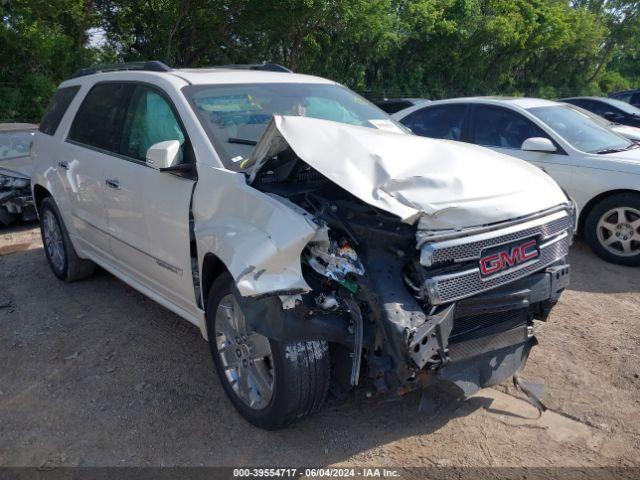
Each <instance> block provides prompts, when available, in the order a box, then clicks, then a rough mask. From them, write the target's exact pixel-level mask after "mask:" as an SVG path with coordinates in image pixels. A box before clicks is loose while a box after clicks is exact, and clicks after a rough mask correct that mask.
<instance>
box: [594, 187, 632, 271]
mask: <svg viewBox="0 0 640 480" xmlns="http://www.w3.org/2000/svg"><path fill="white" fill-rule="evenodd" d="M584 229H585V231H584V235H585V239H586V240H587V242H588V243H589V245H590V246H591V248H592V249H593V251H594V252H595V253H596V254H597V255H598V256H599V257H601V258H602V259H604V260H606V261H608V262H611V263H617V264H619V265H627V266H636V265H640V194H635V193H619V194H615V195H611V196H610V197H607V198H605V199H604V200H602V201H601V202H599V203H598V204H597V205H595V207H594V208H593V209H592V210H591V211H590V212H589V214H588V216H587V218H586V220H585V224H584Z"/></svg>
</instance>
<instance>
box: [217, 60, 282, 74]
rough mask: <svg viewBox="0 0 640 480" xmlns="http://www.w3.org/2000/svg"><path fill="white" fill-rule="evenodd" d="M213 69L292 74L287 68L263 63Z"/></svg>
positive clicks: (221, 66)
mask: <svg viewBox="0 0 640 480" xmlns="http://www.w3.org/2000/svg"><path fill="white" fill-rule="evenodd" d="M215 68H232V69H234V70H263V71H266V72H282V73H293V70H289V69H288V68H287V67H284V66H282V65H278V64H277V63H266V62H265V63H248V64H231V65H216V67H215Z"/></svg>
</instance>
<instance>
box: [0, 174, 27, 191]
mask: <svg viewBox="0 0 640 480" xmlns="http://www.w3.org/2000/svg"><path fill="white" fill-rule="evenodd" d="M28 185H29V180H27V179H26V178H16V177H8V176H6V175H0V187H5V188H24V187H26V186H28Z"/></svg>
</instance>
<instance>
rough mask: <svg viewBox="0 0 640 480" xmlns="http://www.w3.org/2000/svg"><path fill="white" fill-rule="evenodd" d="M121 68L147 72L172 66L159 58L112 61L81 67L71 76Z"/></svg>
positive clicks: (159, 70) (164, 69)
mask: <svg viewBox="0 0 640 480" xmlns="http://www.w3.org/2000/svg"><path fill="white" fill-rule="evenodd" d="M121 70H142V71H147V72H170V71H171V67H169V66H168V65H165V64H164V63H162V62H161V61H159V60H149V61H147V62H125V63H112V64H107V65H96V66H95V67H88V68H81V69H80V70H78V71H77V72H75V73H74V74H73V75H71V78H77V77H84V76H85V75H92V74H94V73H99V72H117V71H121Z"/></svg>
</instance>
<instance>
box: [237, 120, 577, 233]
mask: <svg viewBox="0 0 640 480" xmlns="http://www.w3.org/2000/svg"><path fill="white" fill-rule="evenodd" d="M287 146H290V147H291V148H292V149H293V151H294V152H295V154H296V155H297V156H298V157H299V158H300V159H302V160H303V161H304V162H306V163H307V164H308V165H310V166H311V167H313V168H314V169H315V170H317V171H318V172H320V173H321V174H322V175H324V176H325V177H327V178H329V179H330V180H331V181H333V182H334V183H336V184H337V185H339V186H341V187H342V188H344V189H345V190H347V191H349V192H350V193H351V194H353V195H355V196H356V197H358V198H359V199H361V200H362V201H364V202H366V203H368V204H370V205H372V206H374V207H377V208H380V209H382V210H385V211H387V212H390V213H392V214H395V215H397V216H398V217H400V218H401V219H402V220H403V221H405V222H407V223H414V222H415V221H416V220H417V219H418V218H419V217H421V216H423V215H426V216H427V218H423V219H422V220H421V222H420V224H421V227H422V228H430V229H449V228H458V227H471V226H478V225H486V224H490V223H494V222H500V221H504V220H509V219H513V218H517V217H522V216H525V215H528V214H531V213H534V212H539V211H542V210H546V209H548V208H551V207H554V206H556V205H559V204H562V203H566V202H567V197H566V195H565V194H564V193H563V192H562V190H561V189H560V187H558V185H557V184H556V183H555V182H554V181H553V180H552V179H551V178H550V177H549V176H548V175H547V174H545V173H544V172H542V171H541V170H539V169H538V168H536V167H534V166H533V165H530V164H528V163H526V162H524V161H522V160H518V159H515V158H513V157H509V156H506V155H501V154H499V153H496V152H493V151H491V150H488V149H485V148H482V147H478V146H475V145H470V144H466V143H460V142H454V141H447V140H434V139H430V138H424V137H419V136H415V135H410V134H404V133H395V132H389V131H384V130H379V129H375V128H367V127H359V126H352V125H345V124H342V123H337V122H332V121H327V120H318V119H313V118H307V117H287V116H279V115H274V117H273V119H272V121H271V123H270V124H269V126H268V127H267V129H266V130H265V132H264V134H263V136H262V137H261V139H260V141H259V142H258V144H257V145H256V147H255V149H254V151H253V153H252V155H251V157H250V158H249V159H248V161H247V162H246V165H251V164H253V167H252V168H251V169H250V177H249V182H252V181H253V180H254V179H255V176H256V174H257V172H258V171H259V170H260V169H262V168H263V167H264V166H265V165H267V164H268V162H269V159H270V158H271V157H272V156H273V155H275V154H277V153H279V152H281V151H283V150H285V149H286V148H287Z"/></svg>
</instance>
